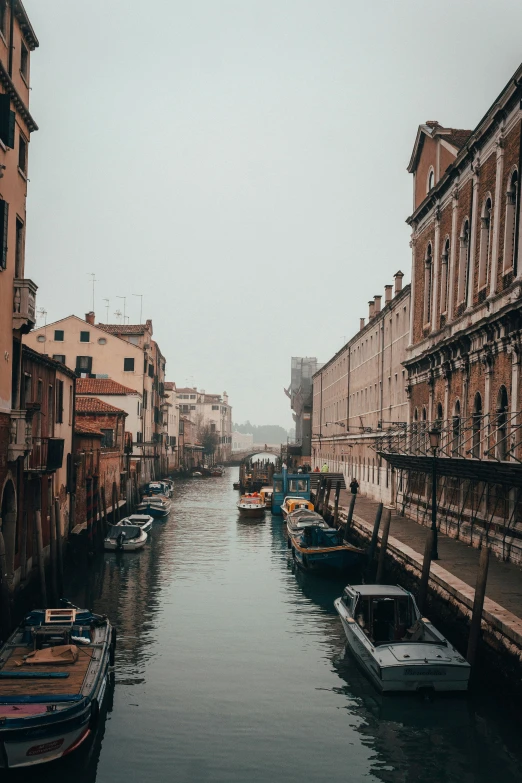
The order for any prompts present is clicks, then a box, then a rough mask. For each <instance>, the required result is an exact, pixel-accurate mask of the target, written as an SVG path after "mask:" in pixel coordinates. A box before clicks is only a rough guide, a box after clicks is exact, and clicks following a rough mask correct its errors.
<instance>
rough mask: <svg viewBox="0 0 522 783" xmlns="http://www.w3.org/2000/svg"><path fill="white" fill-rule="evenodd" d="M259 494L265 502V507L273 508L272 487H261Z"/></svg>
mask: <svg viewBox="0 0 522 783" xmlns="http://www.w3.org/2000/svg"><path fill="white" fill-rule="evenodd" d="M259 494H260V495H261V498H262V501H263V503H264V504H265V508H272V494H273V489H272V487H268V486H267V487H261V489H260V490H259Z"/></svg>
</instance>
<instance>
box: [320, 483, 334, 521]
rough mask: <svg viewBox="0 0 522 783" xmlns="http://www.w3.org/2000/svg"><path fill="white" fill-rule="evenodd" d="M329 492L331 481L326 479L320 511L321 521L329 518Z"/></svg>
mask: <svg viewBox="0 0 522 783" xmlns="http://www.w3.org/2000/svg"><path fill="white" fill-rule="evenodd" d="M331 491H332V479H328V481H327V482H326V495H325V498H324V503H323V505H322V509H321V511H322V514H323V519H327V518H329V517H330V509H329V505H330V492H331Z"/></svg>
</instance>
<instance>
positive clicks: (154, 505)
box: [136, 495, 172, 517]
mask: <svg viewBox="0 0 522 783" xmlns="http://www.w3.org/2000/svg"><path fill="white" fill-rule="evenodd" d="M171 506H172V504H171V502H170V500H168V499H167V498H166V497H164V496H163V495H149V496H145V497H143V498H142V499H141V503H138V505H137V506H136V510H137V511H138V513H140V514H150V515H151V516H152V517H166V516H168V513H169V511H170V509H171Z"/></svg>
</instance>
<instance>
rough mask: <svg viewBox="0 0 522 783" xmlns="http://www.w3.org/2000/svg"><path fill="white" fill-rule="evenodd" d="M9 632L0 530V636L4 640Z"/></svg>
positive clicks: (3, 556)
mask: <svg viewBox="0 0 522 783" xmlns="http://www.w3.org/2000/svg"><path fill="white" fill-rule="evenodd" d="M10 633H11V598H10V595H9V584H8V582H7V558H6V555H5V541H4V536H3V535H2V533H1V532H0V637H1V638H2V641H3V642H5V641H6V640H7V638H8V637H9V634H10Z"/></svg>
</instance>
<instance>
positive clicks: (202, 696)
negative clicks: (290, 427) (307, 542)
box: [13, 471, 522, 783]
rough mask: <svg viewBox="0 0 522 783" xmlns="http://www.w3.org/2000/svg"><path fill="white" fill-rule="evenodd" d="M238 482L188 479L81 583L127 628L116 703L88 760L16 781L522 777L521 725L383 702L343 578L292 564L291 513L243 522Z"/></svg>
mask: <svg viewBox="0 0 522 783" xmlns="http://www.w3.org/2000/svg"><path fill="white" fill-rule="evenodd" d="M236 475H237V471H227V473H226V475H225V476H224V477H223V478H215V479H208V480H204V481H190V480H187V481H184V482H179V483H178V484H177V485H176V495H175V501H174V505H173V510H172V512H171V515H170V518H169V519H168V520H167V521H166V522H164V523H163V522H158V523H155V527H154V528H153V531H152V535H151V540H150V543H149V544H148V545H147V547H146V548H145V549H144V550H143V551H142V552H139V553H135V554H125V555H117V554H115V553H110V554H109V553H107V554H105V555H102V556H99V557H98V558H96V559H95V560H93V561H92V562H91V563H90V564H89V567H88V568H87V569H83V570H76V571H75V572H74V573H73V574H71V575H70V578H69V585H68V591H67V595H68V597H69V598H70V599H71V600H73V601H74V602H75V603H79V604H82V605H85V606H91V607H92V608H93V609H94V610H95V611H97V612H104V613H107V614H108V615H109V616H110V617H111V619H112V620H113V621H114V622H115V623H116V624H117V626H118V650H117V668H116V674H115V689H114V696H112V693H111V694H109V701H110V700H111V699H112V698H114V705H113V706H112V705H111V704H108V705H107V706H108V708H109V712H108V714H107V719H106V720H102V722H101V725H100V731H99V732H98V734H97V735H96V737H95V738H94V740H93V741H92V742H91V743H90V744H89V745H88V746H86V747H85V748H83V749H82V750H81V751H80V752H79V753H77V754H76V755H73V756H71V757H69V759H67V760H66V761H64V762H61V763H59V764H57V765H53V766H52V767H51V766H49V767H47V768H45V767H38V768H36V769H35V772H34V773H33V774H31V775H29V774H28V773H27V772H25V771H24V774H23V776H20V775H18V776H17V778H16V780H17V781H18V780H20V781H21V780H24V781H25V780H38V781H39V783H50V781H51V780H52V781H53V783H65V782H66V781H67V783H70V781H71V779H72V780H73V781H74V783H95V781H96V783H129V781H141V780H143V781H147V783H149V781H150V783H156V782H157V783H160V781H161V783H171V782H174V783H176V782H177V781H187V782H188V781H190V782H191V783H192V782H193V781H196V782H197V781H212V783H214V782H215V781H219V782H222V783H236V781H237V783H244V782H245V781H253V782H254V783H264V782H265V781H267V782H268V781H270V783H278V782H279V781H282V782H283V783H284V782H286V781H303V780H307V781H328V782H329V783H341V781H342V782H343V783H346V781H359V780H360V781H362V780H364V781H383V782H385V783H410V782H411V781H423V783H445V782H446V781H455V782H456V781H459V782H464V783H475V782H477V783H482V782H484V783H485V781H488V783H489V781H490V780H491V779H492V778H493V777H494V778H495V779H498V780H502V781H505V782H507V783H511V781H519V780H520V779H521V775H522V763H521V753H520V751H519V750H518V732H519V729H520V726H519V724H516V723H515V722H514V721H512V720H511V719H510V718H507V717H506V716H505V715H504V716H503V715H501V714H498V711H497V710H496V709H495V708H494V706H493V705H492V704H491V703H489V702H487V701H486V700H484V701H477V699H476V698H474V699H471V698H470V699H466V698H458V699H454V698H449V699H446V698H437V699H436V700H434V701H421V700H420V699H417V698H416V697H407V698H403V697H391V698H390V697H381V696H379V694H377V692H376V691H375V690H374V688H373V686H372V685H371V684H370V683H369V682H368V681H367V680H366V678H365V677H364V675H363V674H362V673H361V672H360V670H359V669H358V667H357V665H356V664H355V662H354V661H353V660H352V658H351V657H349V656H347V655H346V653H345V638H344V633H343V630H342V627H341V624H340V622H339V621H338V618H337V615H336V613H335V611H334V609H333V600H334V598H336V597H337V596H338V595H339V594H340V592H341V590H342V588H343V586H344V584H343V581H342V580H340V581H339V580H328V579H324V578H321V577H320V576H317V575H308V574H304V573H302V572H301V571H299V570H296V569H295V566H294V564H293V562H292V560H291V558H289V556H288V549H287V546H286V541H285V538H284V535H283V522H282V519H281V517H271V515H269V514H268V513H267V515H266V517H265V519H260V520H251V521H248V520H243V519H241V518H240V517H239V516H238V513H237V509H236V506H235V503H236V500H237V493H236V492H234V491H233V489H232V482H233V480H235V478H236ZM14 779H15V778H14V777H13V780H14Z"/></svg>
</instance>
